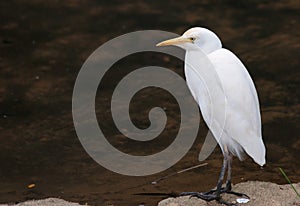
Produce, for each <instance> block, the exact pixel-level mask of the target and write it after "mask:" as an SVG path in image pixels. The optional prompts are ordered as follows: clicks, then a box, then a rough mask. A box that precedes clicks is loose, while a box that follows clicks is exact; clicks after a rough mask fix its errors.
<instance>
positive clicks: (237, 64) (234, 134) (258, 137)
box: [156, 27, 266, 205]
mask: <svg viewBox="0 0 300 206" xmlns="http://www.w3.org/2000/svg"><path fill="white" fill-rule="evenodd" d="M156 46H177V47H180V48H182V49H184V50H185V64H184V74H185V78H186V83H187V86H188V88H189V90H190V92H191V94H192V96H193V97H194V99H195V101H196V102H197V104H198V106H199V108H200V111H201V114H202V117H203V119H204V121H205V123H206V124H207V126H208V128H209V130H210V131H211V133H212V134H213V136H214V138H215V139H216V141H217V143H218V145H219V146H220V148H221V151H222V154H223V164H222V168H221V172H220V175H219V179H218V182H217V186H216V189H212V190H210V191H208V192H201V193H200V192H183V193H181V194H180V195H182V196H185V195H190V196H194V197H198V198H201V199H204V200H206V201H212V200H216V201H218V202H219V203H221V204H225V205H232V204H231V203H228V202H226V201H225V200H223V199H222V197H221V194H223V193H229V194H233V195H237V196H244V197H246V198H249V196H247V195H246V194H243V193H238V192H234V191H232V184H231V173H232V172H231V168H232V166H231V164H232V158H233V156H237V157H238V158H239V159H240V160H241V161H242V160H243V159H244V157H245V155H244V154H245V153H246V154H248V155H249V156H250V157H251V158H252V159H253V160H254V162H255V163H257V164H258V165H260V166H263V165H264V164H265V163H266V157H265V156H266V148H265V145H264V142H263V138H262V128H261V127H262V126H261V115H260V106H259V99H258V95H257V91H256V88H255V85H254V83H253V80H252V78H251V76H250V74H249V73H248V71H247V69H246V67H245V66H244V64H243V63H242V62H241V60H240V59H239V58H238V57H237V56H236V55H235V54H234V53H233V52H231V51H230V50H228V49H226V48H223V46H222V42H221V40H220V38H219V37H218V36H217V35H216V34H215V33H214V32H213V31H211V30H209V29H207V28H204V27H194V28H191V29H189V30H187V31H186V32H184V33H183V35H181V36H179V37H177V38H173V39H169V40H165V41H162V42H160V43H158V44H157V45H156ZM201 54H202V57H201V56H200V55H201ZM203 56H204V57H205V58H206V59H207V60H208V62H209V64H210V65H211V66H210V68H206V67H208V66H209V65H208V64H203V63H202V64H201V63H200V60H201V58H203ZM197 64H199V65H197ZM191 65H195V66H191ZM207 73H212V74H213V75H210V74H207ZM201 74H202V75H201ZM203 74H205V75H203ZM205 78H206V79H205ZM215 78H218V80H216V79H215ZM203 82H207V84H206V85H205V84H204V83H203ZM205 87H208V88H205ZM208 91H210V93H209V92H208ZM220 91H221V92H220ZM212 111H214V114H213V115H212V114H211V112H212ZM220 129H221V132H220ZM226 170H227V179H226V183H225V186H224V187H222V185H223V181H224V177H225V173H226Z"/></svg>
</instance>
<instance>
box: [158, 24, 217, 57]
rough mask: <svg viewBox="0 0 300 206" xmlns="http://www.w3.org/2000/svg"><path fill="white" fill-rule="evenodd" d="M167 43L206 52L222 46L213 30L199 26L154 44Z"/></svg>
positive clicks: (164, 44)
mask: <svg viewBox="0 0 300 206" xmlns="http://www.w3.org/2000/svg"><path fill="white" fill-rule="evenodd" d="M168 45H173V46H178V47H181V48H183V49H184V50H186V51H191V50H197V49H199V48H200V49H201V50H202V51H203V52H204V53H206V54H209V53H211V52H213V51H215V50H217V49H221V48H222V43H221V41H220V39H219V38H218V36H217V35H216V34H215V33H214V32H212V31H210V30H208V29H205V28H201V27H194V28H191V29H189V30H187V31H186V32H184V34H183V35H182V36H180V37H177V38H174V39H169V40H166V41H163V42H160V43H158V44H157V45H156V46H168Z"/></svg>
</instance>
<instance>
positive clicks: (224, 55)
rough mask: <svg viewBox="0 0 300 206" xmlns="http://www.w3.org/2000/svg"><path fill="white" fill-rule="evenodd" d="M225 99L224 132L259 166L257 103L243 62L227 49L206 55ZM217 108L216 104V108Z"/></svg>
mask: <svg viewBox="0 0 300 206" xmlns="http://www.w3.org/2000/svg"><path fill="white" fill-rule="evenodd" d="M208 59H209V60H210V62H211V63H212V65H213V67H214V69H215V70H216V72H217V74H218V77H219V79H220V80H221V83H222V87H223V90H224V93H225V97H226V105H225V108H226V111H225V112H226V123H225V127H224V130H225V132H226V133H227V135H228V136H230V137H231V138H233V139H234V140H235V141H236V142H238V143H239V144H240V145H241V146H242V148H243V149H244V150H245V151H246V152H247V153H248V154H249V155H250V156H251V157H252V158H253V159H254V160H255V161H256V162H257V163H258V164H260V165H263V164H264V163H265V147H264V144H263V142H262V135H261V117H260V109H259V101H258V97H257V92H256V89H255V86H254V83H253V81H252V79H251V77H250V75H249V73H248V71H247V69H246V68H245V66H244V65H243V63H242V62H241V61H240V60H239V58H238V57H236V56H235V55H234V54H233V53H232V52H230V51H229V50H227V49H219V50H217V51H215V52H212V53H210V54H209V55H208ZM215 106H217V105H215Z"/></svg>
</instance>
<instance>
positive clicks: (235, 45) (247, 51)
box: [0, 0, 300, 206]
mask: <svg viewBox="0 0 300 206" xmlns="http://www.w3.org/2000/svg"><path fill="white" fill-rule="evenodd" d="M299 8H300V3H299V1H297V0H290V1H277V2H276V3H275V2H269V1H251V3H250V2H248V3H247V2H237V1H201V2H200V1H179V2H175V1H163V3H161V1H137V2H135V3H132V2H125V1H84V2H83V1H82V2H79V1H75V0H68V1H63V2H61V1H49V2H48V1H42V0H28V1H24V0H20V1H16V0H13V1H2V2H1V3H0V31H1V32H0V48H1V49H0V52H1V53H0V54H1V55H0V82H1V84H0V115H1V116H0V142H1V144H0V203H8V202H20V201H24V200H28V199H40V198H44V197H61V198H64V199H66V200H70V201H77V202H80V203H88V204H90V205H109V204H113V205H131V206H132V205H138V204H140V203H145V204H146V205H155V204H156V203H157V202H158V201H159V200H161V199H163V198H165V197H167V196H168V194H170V193H176V192H181V191H192V190H194V191H203V190H208V189H210V188H212V187H214V185H215V183H216V178H217V176H218V172H219V169H220V166H221V161H222V160H221V159H222V155H221V153H220V150H219V149H216V150H215V151H214V153H213V154H212V155H211V156H210V157H209V158H208V159H207V161H206V162H208V165H207V166H205V167H203V168H198V169H195V170H193V171H189V172H186V173H183V174H180V175H177V176H173V177H171V178H169V179H167V180H165V181H162V182H161V183H159V184H157V185H151V184H150V182H151V181H153V180H155V179H157V178H159V177H161V176H164V175H167V174H170V173H172V172H175V171H178V170H180V169H183V168H185V167H189V166H192V165H195V164H198V162H197V156H198V152H199V150H200V147H201V144H202V142H203V140H204V138H205V135H206V133H207V128H206V127H205V125H204V124H201V126H200V130H199V134H198V139H197V140H196V142H195V144H194V146H193V148H192V149H191V151H190V152H189V153H188V154H187V155H186V156H185V157H184V158H183V159H182V160H181V161H179V162H178V163H177V164H176V165H175V166H173V167H172V168H170V169H168V170H166V171H164V172H161V173H159V174H156V175H151V176H146V177H127V176H122V175H119V174H115V173H113V172H110V171H108V170H106V169H105V168H103V167H101V166H100V165H98V164H97V163H95V162H94V161H93V160H92V159H91V158H90V157H89V156H88V155H87V154H86V152H85V151H84V149H83V148H82V146H81V144H80V142H79V140H78V138H77V136H76V133H75V129H74V126H73V121H72V115H71V97H72V90H73V86H74V83H75V79H76V76H77V74H78V72H79V70H80V67H81V66H82V64H83V62H84V61H85V59H86V58H87V57H88V56H89V55H90V54H91V53H92V52H93V51H94V50H95V49H96V48H97V47H98V46H100V45H101V44H103V43H105V42H106V41H108V40H109V39H111V38H113V37H116V36H119V35H121V34H124V33H127V32H131V31H137V30H146V29H158V30H166V31H171V32H175V33H178V34H180V33H182V32H183V31H185V30H186V29H188V28H189V27H191V26H195V25H199V26H204V27H208V28H211V29H212V30H214V31H215V32H216V33H217V34H218V35H219V36H220V37H221V39H222V41H223V43H224V46H225V47H227V48H230V49H231V50H233V51H234V52H235V53H236V54H237V55H238V56H239V57H240V58H241V59H242V61H243V62H244V63H245V65H247V68H248V70H249V72H250V73H251V75H252V77H253V79H254V81H255V83H256V85H257V90H258V93H259V97H260V100H261V107H262V120H263V134H264V141H265V143H266V147H267V165H266V166H265V167H264V169H260V168H259V167H258V166H257V165H256V164H254V163H253V162H252V160H250V159H249V158H248V159H246V160H245V161H244V162H239V161H238V160H236V159H235V160H234V169H233V182H234V183H238V182H241V181H246V180H261V181H272V182H276V183H285V180H284V178H283V177H282V175H281V174H280V172H279V170H278V168H279V167H282V168H283V169H284V170H285V172H286V173H287V174H288V176H289V177H290V179H291V180H292V181H293V182H299V181H300V153H299V147H300V140H299V136H298V135H299V124H298V123H299V110H300V105H299V96H300V95H299V90H298V88H297V86H299V66H300V63H299V49H300V43H299V41H300V33H299V31H300V27H299V20H300V19H299ZM149 57H151V58H152V63H155V65H160V66H167V67H169V68H170V69H172V70H174V71H176V72H177V73H178V74H180V75H183V73H182V66H183V65H182V62H180V61H178V60H176V59H173V58H170V57H167V56H163V55H159V54H153V53H146V54H138V55H133V56H130V57H128V58H125V59H124V60H121V61H120V62H118V63H117V64H116V65H114V67H113V68H112V71H110V72H109V73H108V74H107V75H106V77H105V80H104V82H103V83H102V85H104V86H105V87H104V91H105V92H104V97H97V108H96V109H97V115H98V118H106V119H107V121H106V122H104V123H103V124H101V125H100V126H101V128H102V129H103V131H104V133H105V134H106V135H107V136H109V137H110V141H111V142H112V143H113V144H114V145H115V146H116V147H119V149H120V150H123V151H126V152H128V153H131V154H143V153H147V154H148V153H149V152H150V153H151V152H153V151H150V150H149V149H148V148H153V149H154V150H157V151H159V150H161V149H163V148H165V147H166V146H167V145H169V144H170V143H171V142H172V141H173V140H174V137H175V135H176V133H177V131H178V124H179V110H178V108H177V106H176V102H175V101H174V99H173V98H172V96H171V95H169V94H167V93H166V92H164V91H160V90H156V89H149V90H143V91H141V92H140V93H139V94H138V95H137V96H135V97H134V99H133V100H132V105H131V114H132V116H133V121H134V123H135V124H136V125H137V126H138V127H141V128H146V127H147V126H148V125H149V122H148V119H147V114H148V113H147V112H148V111H149V109H150V108H151V107H152V106H157V105H160V106H162V107H166V108H167V114H168V115H169V119H168V123H167V129H166V131H164V132H163V133H162V135H160V136H159V137H158V138H157V139H156V140H153V141H152V142H150V144H151V147H149V145H145V144H142V143H136V142H132V141H129V140H126V139H125V138H124V137H122V136H120V134H119V132H118V131H116V129H115V126H114V124H113V121H112V119H111V115H110V112H109V108H110V104H109V100H110V96H111V94H112V91H113V88H114V86H115V85H116V84H117V82H118V80H119V79H120V78H122V76H123V75H125V74H126V73H128V72H130V71H132V69H133V68H138V67H141V66H147V61H148V60H149ZM141 99H142V101H141ZM135 108H136V109H135ZM141 151H142V152H141ZM31 183H35V184H36V187H35V188H34V189H27V185H28V184H31ZM149 194H151V195H149Z"/></svg>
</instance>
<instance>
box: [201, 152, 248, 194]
mask: <svg viewBox="0 0 300 206" xmlns="http://www.w3.org/2000/svg"><path fill="white" fill-rule="evenodd" d="M231 164H232V154H228V156H227V179H226V186H225V187H221V190H220V194H222V193H227V194H233V195H236V196H239V197H246V198H249V196H248V195H246V194H243V193H238V192H234V191H232V190H231V189H232V186H231V172H232V170H231ZM217 190H218V189H213V190H210V191H209V192H206V193H205V194H213V193H216V192H217ZM249 199H250V198H249Z"/></svg>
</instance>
